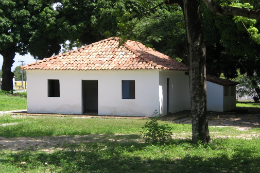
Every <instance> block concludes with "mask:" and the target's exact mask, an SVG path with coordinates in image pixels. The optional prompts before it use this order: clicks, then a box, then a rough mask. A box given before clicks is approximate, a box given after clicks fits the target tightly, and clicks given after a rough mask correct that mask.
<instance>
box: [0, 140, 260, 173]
mask: <svg viewBox="0 0 260 173" xmlns="http://www.w3.org/2000/svg"><path fill="white" fill-rule="evenodd" d="M178 146H183V147H185V146H186V147H187V148H184V149H185V150H186V149H190V150H196V149H198V147H200V146H199V145H193V144H191V141H190V140H173V141H172V142H171V144H169V145H163V146H161V145H156V146H153V145H150V144H145V143H136V142H128V143H116V142H107V141H106V142H101V143H85V144H81V145H79V146H77V145H74V146H73V145H72V146H70V147H67V148H66V149H65V150H63V151H55V152H53V153H43V152H33V151H29V150H26V151H22V152H18V153H9V154H8V153H7V154H6V157H5V158H6V159H2V160H1V163H3V164H9V165H10V164H11V165H12V166H13V165H16V167H17V168H19V169H22V170H30V169H31V170H33V169H36V170H37V169H40V168H44V169H45V170H49V171H50V172H51V171H54V172H259V171H260V166H259V157H254V153H255V151H253V150H251V149H247V148H245V147H244V146H242V145H241V146H240V147H239V145H238V147H236V148H235V149H234V150H233V151H232V155H230V153H227V152H222V153H221V154H220V153H219V154H217V156H216V157H210V158H207V157H206V156H203V155H199V156H198V155H195V154H194V153H193V154H192V153H189V152H187V153H186V154H185V155H184V156H180V155H178V154H176V153H175V154H169V153H168V152H171V151H170V150H177V149H178ZM158 150H160V153H158ZM212 150H218V148H217V147H216V148H214V147H213V149H212ZM167 151H168V152H167ZM174 152H177V153H178V151H174Z"/></svg>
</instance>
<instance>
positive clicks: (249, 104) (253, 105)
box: [236, 102, 260, 108]
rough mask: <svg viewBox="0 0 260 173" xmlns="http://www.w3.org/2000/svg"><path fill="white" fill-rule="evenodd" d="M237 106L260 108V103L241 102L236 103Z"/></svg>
mask: <svg viewBox="0 0 260 173" xmlns="http://www.w3.org/2000/svg"><path fill="white" fill-rule="evenodd" d="M236 106H237V107H251V108H260V103H254V102H239V103H236Z"/></svg>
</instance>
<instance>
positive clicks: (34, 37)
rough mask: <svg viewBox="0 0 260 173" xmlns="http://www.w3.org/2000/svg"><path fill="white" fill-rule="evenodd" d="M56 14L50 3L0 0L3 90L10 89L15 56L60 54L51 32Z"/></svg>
mask: <svg viewBox="0 0 260 173" xmlns="http://www.w3.org/2000/svg"><path fill="white" fill-rule="evenodd" d="M56 14H57V13H56V12H55V11H54V10H53V9H52V1H51V0H44V1H43V0H0V20H1V23H0V54H1V55H2V56H3V66H2V71H3V73H2V78H3V80H2V90H5V91H11V90H13V83H12V78H13V76H14V74H13V73H12V72H11V67H12V65H13V62H14V60H13V59H14V57H15V54H16V53H19V54H21V55H24V54H26V53H28V51H29V52H31V54H32V55H34V56H39V57H40V58H43V57H44V56H45V55H49V56H50V55H52V54H53V53H58V52H59V49H60V47H59V44H58V43H57V38H55V35H56V34H54V33H52V32H51V31H53V30H55V15H56ZM43 31H45V32H43ZM54 41H56V42H55V43H54Z"/></svg>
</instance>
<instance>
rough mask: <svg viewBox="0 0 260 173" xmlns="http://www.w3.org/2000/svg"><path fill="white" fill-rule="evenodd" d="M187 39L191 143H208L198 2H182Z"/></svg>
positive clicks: (202, 47)
mask: <svg viewBox="0 0 260 173" xmlns="http://www.w3.org/2000/svg"><path fill="white" fill-rule="evenodd" d="M183 14H184V18H185V23H186V34H187V39H188V66H189V85H190V99H191V115H192V141H193V143H197V142H198V141H201V142H202V143H208V142H209V141H210V136H209V129H208V120H207V93H206V47H205V45H204V33H203V24H202V17H201V14H200V1H199V0H183Z"/></svg>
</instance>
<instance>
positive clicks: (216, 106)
mask: <svg viewBox="0 0 260 173" xmlns="http://www.w3.org/2000/svg"><path fill="white" fill-rule="evenodd" d="M223 96H224V91H223V86H222V85H219V84H215V83H212V82H209V81H207V108H208V111H217V112H222V111H223V110H224V109H223V104H224V103H223V101H224V98H223Z"/></svg>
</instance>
